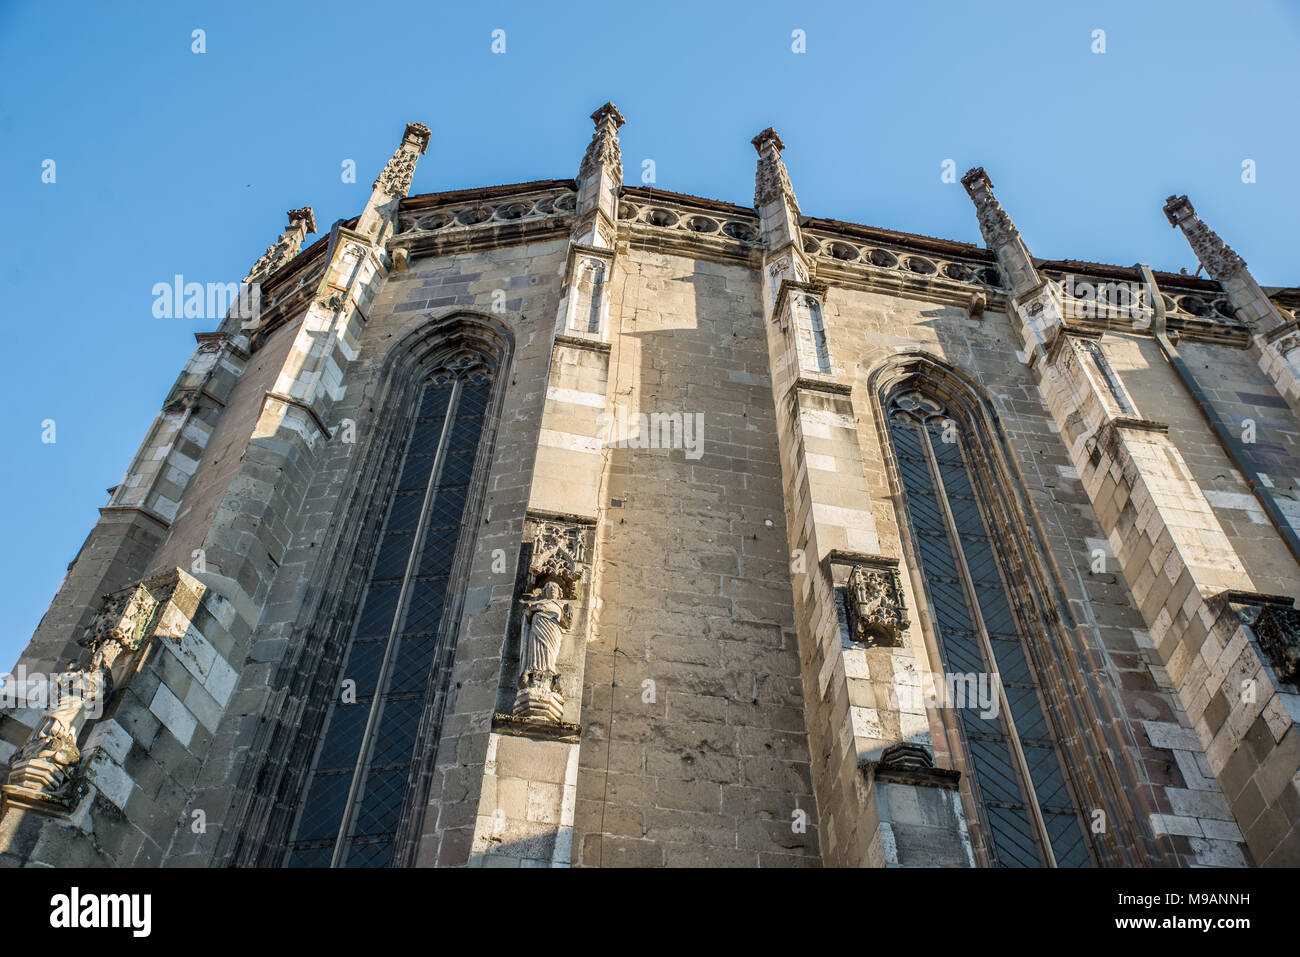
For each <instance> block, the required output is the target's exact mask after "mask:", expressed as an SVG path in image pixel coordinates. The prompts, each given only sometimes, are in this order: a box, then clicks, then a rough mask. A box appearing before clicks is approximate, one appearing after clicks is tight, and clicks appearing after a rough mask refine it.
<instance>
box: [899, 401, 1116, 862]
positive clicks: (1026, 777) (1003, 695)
mask: <svg viewBox="0 0 1300 957" xmlns="http://www.w3.org/2000/svg"><path fill="white" fill-rule="evenodd" d="M889 427H890V434H891V436H892V438H893V445H894V450H895V453H896V456H897V459H898V468H899V472H900V477H901V479H902V484H903V487H904V491H905V499H906V507H907V515H908V518H909V519H910V524H911V528H912V533H913V539H914V542H915V545H916V552H917V558H918V560H919V563H920V566H921V572H922V575H923V577H924V581H925V593H926V597H927V600H928V603H929V606H930V609H931V620H932V622H933V625H934V630H935V633H936V637H937V640H938V644H939V653H940V658H941V660H942V663H943V668H944V671H945V672H946V673H948V674H950V675H958V674H960V675H991V676H993V680H992V682H991V686H992V688H993V689H994V690H995V691H996V690H997V689H998V688H999V685H1000V687H1001V691H1000V692H998V693H997V708H996V715H990V714H989V710H990V709H986V708H985V707H984V706H983V705H981V704H980V703H979V702H977V701H972V700H967V701H954V702H949V704H951V705H952V706H953V709H954V713H955V714H956V716H957V721H958V725H959V731H960V735H961V737H962V739H963V740H964V742H965V748H966V756H967V767H968V769H969V772H970V776H971V777H972V778H973V781H972V785H971V790H972V792H973V793H974V795H975V797H976V800H977V803H978V804H979V807H980V811H981V814H982V818H983V820H984V821H985V830H986V834H987V842H986V843H987V846H988V848H989V856H990V859H991V860H992V862H993V863H995V864H997V865H999V866H1003V867H1041V866H1060V867H1088V866H1091V864H1092V860H1091V857H1090V854H1089V851H1088V842H1087V838H1086V835H1085V833H1084V830H1083V820H1082V817H1081V815H1080V814H1079V810H1078V808H1077V807H1076V805H1075V801H1074V798H1073V797H1072V794H1071V791H1070V788H1069V786H1068V784H1067V781H1066V778H1065V775H1064V773H1063V770H1062V768H1063V765H1062V763H1061V760H1060V756H1059V753H1058V748H1057V744H1056V740H1055V736H1054V732H1053V730H1052V727H1051V725H1050V723H1049V722H1048V720H1047V717H1046V715H1045V713H1044V709H1043V703H1042V700H1041V698H1040V694H1039V688H1038V684H1037V681H1036V679H1035V673H1034V668H1033V667H1032V664H1031V659H1030V657H1029V656H1028V655H1027V653H1026V647H1025V641H1024V634H1023V633H1022V629H1023V628H1025V627H1026V625H1025V623H1024V622H1022V621H1020V620H1019V619H1018V617H1017V615H1016V614H1015V613H1014V611H1013V608H1014V607H1015V606H1014V604H1013V602H1012V601H1011V599H1010V596H1009V591H1008V588H1009V579H1008V577H1007V576H1008V572H1007V570H1006V569H1005V568H1004V563H1003V562H1002V561H1000V560H999V555H1000V554H1001V553H1002V548H1001V546H1000V545H999V542H998V539H997V537H996V536H995V535H993V534H992V533H991V532H990V526H989V524H988V521H987V519H986V517H985V511H986V508H987V503H986V502H984V501H983V500H982V499H983V496H982V494H981V483H980V481H979V478H978V470H977V469H976V468H974V461H973V457H972V454H971V449H970V447H969V444H970V443H971V441H972V438H971V435H970V431H969V429H967V428H966V427H965V425H964V424H963V423H962V422H961V421H960V418H958V417H954V416H951V415H949V413H948V411H947V409H946V408H945V407H944V406H943V405H942V404H941V403H940V402H938V401H936V400H934V399H933V398H931V397H929V396H927V395H925V394H922V393H920V392H916V391H909V392H904V393H903V394H901V395H897V396H895V397H894V398H893V399H892V401H891V402H890V403H889ZM999 678H1000V681H999V680H998V679H999ZM986 700H987V699H986Z"/></svg>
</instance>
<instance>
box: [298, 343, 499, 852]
mask: <svg viewBox="0 0 1300 957" xmlns="http://www.w3.org/2000/svg"><path fill="white" fill-rule="evenodd" d="M491 388H492V386H491V379H490V376H489V375H488V373H487V372H486V371H485V369H484V367H483V360H482V358H481V357H478V356H476V355H473V354H470V353H461V354H459V355H457V356H455V357H453V358H452V359H450V360H448V362H447V363H446V370H445V371H443V372H440V373H438V374H436V375H435V376H433V377H432V378H431V379H430V380H429V381H428V383H427V384H426V386H425V389H424V392H423V394H422V395H421V397H420V401H419V406H418V410H417V414H416V418H415V422H414V424H413V426H412V429H411V434H410V436H409V438H408V440H407V443H406V447H405V449H404V452H403V459H402V463H401V466H400V469H399V472H398V478H397V481H396V487H395V489H394V492H393V495H392V500H391V502H390V503H389V508H388V512H387V516H386V518H385V521H384V527H383V530H382V534H381V535H380V538H379V546H378V549H377V551H376V554H375V557H374V562H373V565H372V567H371V572H370V577H369V583H368V585H367V588H366V591H365V594H364V597H363V599H362V602H361V609H360V613H359V614H358V615H357V621H356V629H355V632H354V633H353V637H352V642H351V644H350V646H349V648H348V653H347V656H346V658H345V660H344V664H343V668H342V671H341V674H340V677H341V681H342V685H341V687H340V689H339V700H337V701H335V702H334V704H333V705H332V707H331V710H330V714H329V716H328V718H327V720H326V722H325V728H324V734H323V735H322V739H321V742H320V746H319V749H318V752H317V756H316V761H315V766H314V768H313V770H312V773H311V775H310V776H309V778H308V782H307V786H306V789H305V792H304V796H303V799H302V806H301V809H300V815H299V821H298V824H297V830H296V832H295V833H294V836H293V839H292V840H291V841H290V843H289V853H288V856H287V858H286V863H287V864H288V865H289V866H292V867H328V866H331V865H332V864H342V865H343V866H346V867H386V866H388V865H389V863H390V862H391V860H392V855H393V841H394V839H395V836H396V832H397V829H398V826H399V823H400V820H399V819H400V815H401V813H402V807H403V802H404V800H405V796H406V791H407V788H408V786H409V785H410V778H411V770H412V767H413V765H414V764H415V755H414V754H413V752H414V748H415V740H416V736H417V734H418V732H419V728H420V721H421V718H422V716H423V713H424V706H425V702H426V699H427V698H428V697H429V691H430V682H431V679H432V678H433V677H434V676H433V675H432V671H433V663H434V659H435V656H436V654H437V651H438V648H437V643H438V634H439V631H440V627H441V625H442V618H443V611H444V609H445V607H446V605H447V582H448V575H449V572H450V569H451V565H452V559H453V557H454V555H455V552H456V545H457V542H458V541H459V537H460V530H461V527H462V524H463V519H464V511H465V503H466V500H467V497H468V493H469V483H470V479H471V476H472V475H473V471H474V462H475V458H476V456H477V454H478V448H479V444H480V439H481V436H482V432H483V416H484V412H485V409H486V408H487V404H488V400H489V399H490V397H491ZM417 551H418V555H417V554H413V553H415V552H417Z"/></svg>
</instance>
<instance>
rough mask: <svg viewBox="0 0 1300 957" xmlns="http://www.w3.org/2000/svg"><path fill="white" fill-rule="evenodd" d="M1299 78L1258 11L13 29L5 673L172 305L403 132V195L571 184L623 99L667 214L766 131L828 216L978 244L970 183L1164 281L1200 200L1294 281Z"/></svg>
mask: <svg viewBox="0 0 1300 957" xmlns="http://www.w3.org/2000/svg"><path fill="white" fill-rule="evenodd" d="M1071 7H1074V8H1073V9H1072V8H1071ZM195 29H202V30H204V31H206V46H207V52H206V53H204V54H202V55H198V54H195V53H192V52H191V44H192V40H191V34H192V31H193V30H195ZM495 29H502V30H505V31H506V52H505V54H504V55H497V54H493V53H492V51H491V33H492V31H493V30H495ZM795 29H801V30H803V31H805V33H806V38H807V40H806V43H807V52H806V53H804V54H795V53H793V52H792V51H791V43H792V40H791V33H792V31H793V30H795ZM1098 29H1101V30H1104V31H1105V35H1106V36H1105V39H1106V52H1105V53H1104V54H1095V53H1093V52H1091V47H1092V45H1093V38H1092V33H1093V31H1094V30H1098ZM1298 49H1300V8H1298V7H1297V6H1296V5H1295V4H1287V3H1266V2H1259V3H1249V2H1248V3H1236V4H1226V3H1221V2H1220V3H1207V2H1186V3H1142V4H1137V3H1133V2H1120V3H1088V4H1086V5H1083V4H1080V5H1077V7H1075V6H1074V5H1066V4H1056V3H1050V4H1049V3H1009V2H1003V3H973V2H972V3H957V2H952V3H915V2H909V3H906V4H900V3H878V2H861V0H859V2H850V3H842V4H813V5H811V6H810V5H808V4H806V3H802V2H800V3H795V2H787V3H771V2H759V0H754V2H737V3H729V4H722V3H706V2H691V3H674V2H655V3H609V2H601V3H596V2H572V3H568V2H566V3H540V2H536V0H534V2H528V3H511V4H504V3H489V2H477V3H456V4H438V3H428V2H425V3H401V2H385V3H369V4H366V3H356V2H351V3H342V2H325V0H315V2H311V3H278V2H269V0H264V2H262V3H221V4H199V3H174V2H173V3H146V2H128V3H100V2H96V3H71V4H57V5H56V4H53V3H21V2H17V0H0V71H3V84H0V143H3V148H2V149H0V210H3V213H4V229H3V238H0V264H2V265H0V269H3V277H4V286H5V288H6V289H7V290H8V291H7V294H6V295H5V297H4V300H3V302H4V307H3V308H4V313H5V314H4V319H5V322H4V333H5V340H6V345H7V350H6V352H7V355H6V357H5V358H6V374H5V376H4V378H3V380H2V384H0V390H2V391H0V399H3V409H4V414H3V415H2V416H0V440H2V441H3V445H2V446H0V447H2V448H3V449H4V452H5V458H4V468H3V469H2V470H0V491H2V493H3V503H4V508H3V518H0V521H2V522H3V533H4V537H3V546H2V547H0V573H2V578H0V580H2V581H3V585H0V669H3V668H7V667H8V666H9V665H10V664H11V663H12V662H13V661H14V660H16V658H17V656H18V654H19V652H20V651H21V649H22V647H23V646H24V645H25V644H26V642H27V640H28V638H29V637H30V635H31V632H32V630H33V629H34V628H35V626H36V623H37V622H38V621H39V620H40V617H41V615H42V614H43V613H44V611H45V609H46V607H47V606H48V604H49V601H50V599H51V598H52V597H53V595H54V593H55V590H56V589H57V587H58V585H59V583H60V581H61V580H62V577H63V574H64V570H65V568H66V566H67V564H68V562H69V561H71V559H72V558H73V556H74V555H75V554H76V552H77V549H78V548H79V547H80V545H81V543H82V541H83V539H84V538H85V536H86V534H87V532H88V531H89V530H90V528H91V526H92V524H93V523H94V521H95V518H96V515H97V512H96V509H97V508H98V507H99V506H101V505H103V504H104V503H105V502H106V501H107V495H106V493H105V490H106V489H107V488H109V487H110V486H113V485H116V484H117V483H118V482H119V481H120V480H121V478H122V475H123V473H124V472H125V470H126V467H127V465H128V464H129V463H130V460H131V457H132V455H133V454H134V453H135V451H136V449H137V447H138V446H139V443H140V441H141V439H142V438H143V437H144V434H145V431H146V430H147V429H148V427H149V425H150V423H151V421H152V419H153V416H154V415H155V413H156V412H157V410H158V408H159V406H160V404H161V402H162V399H163V398H164V396H165V394H166V392H167V390H168V389H169V388H170V386H171V384H172V382H173V381H174V379H175V377H176V375H177V373H178V372H179V371H180V369H181V367H182V365H183V364H184V362H185V360H186V359H187V358H188V356H189V355H190V353H191V351H192V350H193V348H194V338H193V334H194V333H195V332H201V331H208V330H209V329H210V328H211V327H212V326H213V325H214V324H213V323H211V322H205V321H199V320H185V319H156V318H154V316H153V314H152V303H153V297H152V294H151V289H152V287H153V284H154V283H157V282H168V281H170V279H171V277H172V276H173V275H174V274H176V273H181V274H183V275H184V276H186V277H187V279H194V280H198V281H203V282H207V281H214V282H225V281H234V280H238V279H239V278H241V277H242V276H243V275H244V274H245V273H246V272H247V270H248V268H249V266H250V265H251V264H252V262H253V261H254V260H255V259H256V258H257V257H258V256H259V255H260V254H261V253H262V251H263V250H264V249H265V248H266V246H267V245H268V244H269V243H270V242H271V241H272V240H274V239H275V237H276V235H277V233H278V232H279V230H280V229H281V228H282V226H283V225H284V223H285V217H284V212H285V210H287V209H289V208H291V207H296V206H304V205H312V206H314V207H315V209H316V220H317V222H318V223H319V224H320V225H321V228H322V229H326V228H328V224H330V223H331V222H333V221H334V220H335V219H338V218H340V217H348V216H353V215H355V214H356V213H358V212H359V211H360V209H361V207H362V205H363V204H364V202H365V200H366V197H367V195H368V193H369V188H370V184H371V182H372V181H373V180H374V177H375V175H376V174H377V173H378V171H379V170H380V169H381V168H382V166H383V164H384V162H385V161H386V160H387V158H388V157H389V156H390V155H391V153H392V151H393V149H394V148H395V147H396V145H397V143H398V141H399V139H400V137H401V133H402V129H403V125H404V124H405V123H406V122H408V121H417V120H418V121H420V122H423V123H425V124H427V125H428V126H429V127H431V129H432V130H433V142H432V145H431V146H430V148H429V152H428V155H426V156H425V157H424V158H423V159H422V160H421V162H420V165H419V169H418V171H417V173H416V176H415V184H414V187H413V190H412V192H414V193H422V192H435V191H439V190H447V189H460V188H465V187H474V186H484V185H490V184H496V183H512V182H521V181H525V180H531V179H544V178H550V177H570V176H573V175H575V174H576V172H577V168H578V163H579V161H580V159H581V157H582V153H583V150H584V148H585V146H586V143H587V141H588V139H589V137H590V132H591V126H590V122H589V121H588V119H587V117H588V115H589V114H590V113H591V111H592V110H593V109H594V108H596V107H597V106H599V105H600V104H602V103H604V102H605V101H606V100H613V101H614V102H615V103H617V104H618V106H619V108H620V109H621V110H622V111H623V113H624V114H625V115H626V116H627V120H628V123H627V126H626V127H624V129H623V135H622V144H623V158H624V167H625V170H626V175H627V181H628V182H629V183H637V182H639V181H640V170H641V162H642V160H643V159H645V158H651V159H653V160H654V161H655V165H656V172H657V184H656V185H658V186H659V187H661V188H663V189H667V190H675V191H678V192H684V193H692V194H695V195H700V196H708V197H713V198H717V199H724V200H729V201H732V202H737V203H741V204H744V205H748V204H749V203H750V202H751V201H752V196H753V175H754V161H755V157H754V152H753V150H752V148H751V147H750V145H749V140H750V138H751V137H752V136H753V135H754V134H755V133H757V132H758V131H759V130H761V129H763V128H764V127H766V126H775V127H776V129H777V130H778V131H779V132H780V133H781V135H782V137H783V138H784V140H785V142H786V144H787V152H786V160H787V163H788V165H789V169H790V173H791V176H792V179H793V181H794V186H795V190H796V192H797V193H798V195H799V200H800V204H801V206H802V207H803V211H804V212H805V213H806V214H809V215H814V216H827V217H834V218H837V219H842V220H848V221H852V222H860V223H868V224H871V225H876V226H884V227H889V228H893V229H901V230H907V231H910V232H919V233H927V234H932V235H936V236H943V237H947V238H953V239H961V240H967V241H972V242H978V241H979V233H978V230H977V228H976V223H975V217H974V214H973V212H972V208H971V206H970V203H969V201H968V199H967V198H966V195H965V192H964V191H963V190H962V188H961V186H960V185H957V184H945V183H942V182H941V180H940V172H941V164H942V163H943V161H944V160H945V159H952V160H954V161H955V163H956V168H957V171H958V174H960V173H962V172H964V171H965V170H966V169H968V168H969V167H971V166H977V165H982V166H985V167H986V168H987V169H988V170H989V173H990V175H991V176H992V178H993V180H994V182H995V183H996V185H997V189H998V196H999V198H1000V199H1001V200H1002V202H1003V204H1004V205H1005V207H1006V208H1007V210H1008V211H1009V212H1010V213H1011V215H1012V217H1013V218H1014V219H1015V221H1016V223H1017V225H1018V226H1019V227H1020V228H1021V231H1022V233H1023V234H1024V236H1025V238H1026V240H1027V242H1028V243H1029V246H1030V249H1031V251H1032V252H1033V253H1034V255H1036V256H1040V257H1045V258H1074V259H1084V260H1093V261H1100V262H1112V263H1119V264H1123V265H1130V264H1132V263H1134V262H1135V261H1138V260H1145V261H1147V262H1149V263H1151V264H1152V265H1153V266H1155V267H1157V268H1164V269H1171V270H1175V271H1176V270H1177V269H1178V268H1179V267H1182V266H1188V267H1194V262H1193V260H1192V257H1191V255H1190V252H1189V251H1188V249H1187V247H1186V244H1185V243H1184V242H1183V241H1182V239H1181V237H1180V236H1179V235H1178V234H1177V233H1176V232H1175V231H1173V230H1171V229H1170V227H1169V226H1168V224H1167V223H1166V222H1165V219H1164V217H1163V215H1162V214H1161V211H1160V207H1161V205H1162V203H1163V201H1164V198H1165V197H1166V196H1167V195H1169V194H1171V193H1174V192H1178V193H1184V192H1185V193H1187V194H1189V195H1190V196H1191V198H1192V202H1193V203H1194V204H1195V206H1196V208H1197V211H1198V212H1200V213H1201V215H1202V216H1203V217H1204V218H1205V219H1206V220H1207V221H1208V222H1209V223H1210V224H1211V226H1212V227H1213V228H1214V229H1216V230H1217V231H1218V232H1219V233H1220V234H1221V235H1223V236H1224V237H1225V238H1226V239H1227V240H1228V241H1229V242H1230V243H1231V244H1232V245H1233V246H1234V247H1235V248H1236V249H1237V251H1238V252H1239V253H1241V255H1242V256H1244V257H1245V259H1246V261H1247V262H1248V263H1249V264H1250V267H1251V269H1252V271H1253V272H1254V274H1255V276H1256V278H1257V279H1259V281H1260V282H1262V283H1264V284H1265V285H1296V284H1300V264H1298V263H1297V262H1296V258H1295V254H1294V253H1295V249H1296V243H1295V229H1296V217H1297V213H1298V212H1300V177H1297V157H1298V156H1300V124H1297V122H1296V105H1295V96H1296V94H1297V90H1300V82H1298V81H1300V75H1298V74H1300V67H1298V63H1300V58H1298V56H1297V50H1298ZM45 159H53V160H55V162H56V182H55V183H53V184H46V183H42V182H41V172H42V162H43V161H44V160H45ZM345 159H355V160H356V163H357V183H356V184H352V185H349V184H344V183H342V182H341V177H340V164H341V163H342V162H343V161H344V160H345ZM1245 159H1253V160H1254V161H1255V163H1256V168H1257V182H1255V183H1252V184H1244V183H1242V181H1241V164H1242V162H1243V160H1245ZM45 419H54V420H55V423H56V429H57V431H56V442H55V443H54V444H44V443H42V441H41V423H42V421H43V420H45Z"/></svg>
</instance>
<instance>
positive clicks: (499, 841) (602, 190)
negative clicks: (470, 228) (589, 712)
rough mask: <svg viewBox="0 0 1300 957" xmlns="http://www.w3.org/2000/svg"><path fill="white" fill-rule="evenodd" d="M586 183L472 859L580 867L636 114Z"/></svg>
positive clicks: (606, 138) (613, 114)
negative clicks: (589, 648) (618, 292)
mask: <svg viewBox="0 0 1300 957" xmlns="http://www.w3.org/2000/svg"><path fill="white" fill-rule="evenodd" d="M591 119H592V122H593V123H594V124H595V132H594V133H593V134H592V137H591V143H590V144H589V145H588V147H587V152H586V154H585V155H584V156H583V159H582V164H581V166H580V168H579V171H578V179H577V189H578V197H577V205H576V208H575V211H574V219H573V226H572V230H571V233H570V240H569V254H568V260H567V265H566V269H565V279H564V287H563V291H562V294H561V299H560V306H559V309H558V311H557V315H556V321H555V327H554V331H553V339H552V342H553V345H552V349H551V365H550V370H549V372H548V375H547V382H546V404H545V407H544V408H543V412H542V422H541V432H540V437H539V440H538V449H537V458H536V462H535V466H534V470H533V485H532V490H531V492H530V493H529V503H528V514H527V518H526V521H525V527H524V535H523V549H522V551H521V558H520V561H521V563H524V562H526V563H527V564H526V565H523V566H522V567H521V569H520V571H519V575H518V581H519V586H518V589H517V592H516V600H515V612H514V615H513V617H512V619H511V627H510V635H509V639H508V641H509V644H508V646H507V654H506V655H505V656H504V662H505V664H504V668H505V669H506V672H507V673H506V674H504V675H503V676H502V678H503V680H502V694H501V698H500V700H499V701H498V708H497V714H496V715H495V717H494V719H493V729H492V734H491V736H490V738H489V740H488V759H487V768H486V771H485V773H484V778H483V788H482V792H481V796H480V799H479V807H478V819H477V823H476V826H475V833H474V843H473V846H472V850H471V859H470V863H471V864H472V865H474V866H494V867H502V866H505V867H520V866H531V867H539V866H541V867H550V866H553V867H567V866H568V865H569V864H570V862H571V859H572V842H573V818H574V811H575V807H576V801H577V783H578V747H579V745H578V741H579V736H580V733H581V717H582V688H583V675H584V670H585V665H586V645H587V638H588V636H590V635H592V634H594V633H595V629H596V627H597V624H598V620H599V609H600V602H599V591H600V579H599V574H598V569H599V567H600V565H599V561H598V560H597V557H596V554H595V553H596V550H597V547H598V536H597V534H596V530H597V528H598V527H599V523H600V522H601V521H602V519H603V517H604V514H605V504H604V503H605V502H606V500H607V496H606V494H605V489H606V482H607V480H608V479H607V472H608V468H607V466H608V459H609V453H608V452H607V451H606V449H605V447H604V442H605V439H606V437H607V432H608V427H609V423H610V421H611V420H612V416H611V415H610V409H611V401H612V400H611V398H610V397H609V395H608V389H609V358H610V346H609V340H610V334H611V331H610V328H609V325H610V323H609V299H610V292H611V289H612V288H613V284H614V282H615V281H616V279H617V274H616V270H617V265H618V256H617V250H616V247H615V235H616V229H617V226H616V223H617V218H618V197H619V190H620V188H621V186H622V182H623V165H622V159H621V155H620V153H619V146H618V130H619V128H620V127H621V126H622V125H623V123H624V119H623V115H622V114H621V113H619V111H618V108H617V107H615V106H614V104H613V103H606V104H605V105H604V106H602V107H601V108H600V109H598V110H597V111H596V112H595V113H593V114H592V115H591Z"/></svg>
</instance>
